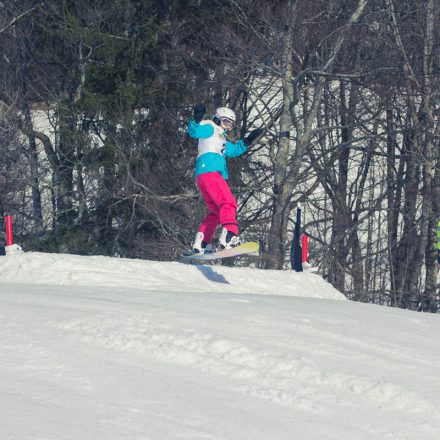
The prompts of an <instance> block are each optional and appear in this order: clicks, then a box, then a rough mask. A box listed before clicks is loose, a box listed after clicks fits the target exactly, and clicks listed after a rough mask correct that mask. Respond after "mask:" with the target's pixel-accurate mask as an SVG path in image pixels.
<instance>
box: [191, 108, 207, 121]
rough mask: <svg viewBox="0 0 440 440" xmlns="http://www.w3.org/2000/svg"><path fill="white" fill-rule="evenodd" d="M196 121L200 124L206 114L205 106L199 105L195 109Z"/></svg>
mask: <svg viewBox="0 0 440 440" xmlns="http://www.w3.org/2000/svg"><path fill="white" fill-rule="evenodd" d="M193 111H194V121H196V122H200V121H201V120H202V119H203V115H204V114H205V112H206V107H205V106H204V105H203V104H197V105H196V106H195V107H194V108H193Z"/></svg>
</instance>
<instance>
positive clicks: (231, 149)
mask: <svg viewBox="0 0 440 440" xmlns="http://www.w3.org/2000/svg"><path fill="white" fill-rule="evenodd" d="M263 131H264V130H263V129H262V128H256V129H255V130H252V131H251V132H250V133H249V134H248V135H247V136H246V137H245V138H244V139H240V140H239V141H238V142H237V143H235V144H234V143H232V142H229V141H226V150H225V156H226V157H237V156H240V155H241V154H243V153H245V152H246V151H247V149H248V148H249V147H250V146H251V145H252V143H253V142H254V141H255V140H256V139H257V138H258V137H260V136H261V135H262V134H263Z"/></svg>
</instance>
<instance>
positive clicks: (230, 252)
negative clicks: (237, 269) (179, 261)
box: [182, 241, 260, 261]
mask: <svg viewBox="0 0 440 440" xmlns="http://www.w3.org/2000/svg"><path fill="white" fill-rule="evenodd" d="M259 248H260V245H259V244H258V243H256V242H255V241H248V242H246V243H242V244H240V245H238V246H236V247H234V248H232V249H223V250H221V251H217V252H211V253H208V254H184V255H182V257H183V258H184V259H187V260H201V261H208V260H217V259H220V258H227V257H236V256H238V255H244V254H250V253H251V252H257V251H258V249H259Z"/></svg>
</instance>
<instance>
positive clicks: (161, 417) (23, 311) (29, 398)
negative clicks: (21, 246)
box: [0, 253, 440, 440]
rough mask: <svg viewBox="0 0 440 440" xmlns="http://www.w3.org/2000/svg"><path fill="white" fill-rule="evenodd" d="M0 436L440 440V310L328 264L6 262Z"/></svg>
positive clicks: (61, 258) (1, 295)
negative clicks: (386, 293)
mask: <svg viewBox="0 0 440 440" xmlns="http://www.w3.org/2000/svg"><path fill="white" fill-rule="evenodd" d="M0 279H1V280H2V281H1V282H0V440H3V439H8V440H27V439H32V440H34V439H38V440H42V439H45V440H61V439H69V440H70V439H78V440H80V439H81V440H89V439H90V440H98V439H99V440H100V439H103V440H113V439H118V440H119V439H121V440H131V439H133V440H134V439H145V440H147V439H149V440H150V439H153V440H167V439H188V440H199V439H200V440H202V439H203V440H208V439H209V440H214V439H216V440H217V439H222V440H234V439H243V440H259V439H267V440H282V439H286V440H287V439H289V440H292V439H299V440H330V439H332V440H364V439H365V440H366V439H386V440H425V439H426V440H431V439H432V440H434V439H435V440H438V439H439V438H440V379H439V377H440V340H439V337H438V335H439V333H440V316H439V315H428V314H419V313H414V312H408V311H403V310H395V309H390V308H384V307H378V306H372V305H365V304H357V303H352V302H349V301H346V300H344V298H343V296H342V295H341V294H339V293H338V292H337V291H335V290H334V289H333V288H332V287H331V286H330V285H329V284H327V283H326V282H325V281H323V280H322V279H321V278H320V277H319V276H318V275H313V274H305V273H303V274H296V273H293V272H291V271H288V272H278V271H259V270H252V269H238V268H227V267H221V266H205V267H195V266H188V265H183V264H179V263H157V262H148V261H140V260H137V261H135V260H122V259H110V258H104V257H78V256H67V255H50V254H40V253H28V254H22V255H16V256H7V257H0Z"/></svg>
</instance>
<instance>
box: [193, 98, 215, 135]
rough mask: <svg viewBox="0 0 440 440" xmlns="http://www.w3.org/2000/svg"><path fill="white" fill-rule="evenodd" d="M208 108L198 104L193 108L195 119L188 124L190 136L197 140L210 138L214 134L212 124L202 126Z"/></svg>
mask: <svg viewBox="0 0 440 440" xmlns="http://www.w3.org/2000/svg"><path fill="white" fill-rule="evenodd" d="M205 112H206V107H205V106H204V105H203V104H197V105H196V106H194V108H193V118H192V119H190V120H189V122H188V134H189V135H190V136H191V137H192V138H195V139H202V138H209V137H211V136H212V135H213V134H214V128H213V127H212V126H211V125H210V124H200V122H201V121H202V119H203V115H204V114H205Z"/></svg>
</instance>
